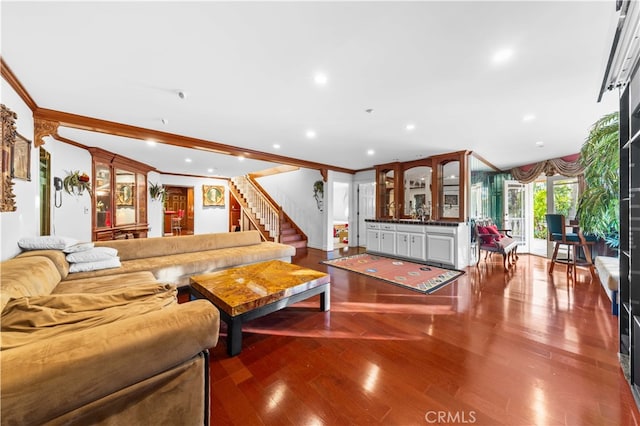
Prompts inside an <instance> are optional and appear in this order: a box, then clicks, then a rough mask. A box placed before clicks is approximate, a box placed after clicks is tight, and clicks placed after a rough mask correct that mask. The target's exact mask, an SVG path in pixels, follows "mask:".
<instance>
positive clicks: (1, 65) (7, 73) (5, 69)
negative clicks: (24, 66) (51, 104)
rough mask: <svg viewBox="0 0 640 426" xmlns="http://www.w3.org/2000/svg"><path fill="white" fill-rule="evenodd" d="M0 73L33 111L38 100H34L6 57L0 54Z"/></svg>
mask: <svg viewBox="0 0 640 426" xmlns="http://www.w3.org/2000/svg"><path fill="white" fill-rule="evenodd" d="M0 75H2V78H4V80H5V81H6V82H7V83H8V84H9V86H11V87H12V88H13V90H15V91H16V93H17V94H18V96H20V98H21V99H22V100H23V101H24V103H25V104H27V106H28V107H29V109H30V110H31V111H35V110H36V109H37V108H38V105H37V104H36V101H34V100H33V98H32V97H31V95H30V94H29V92H27V89H25V88H24V86H23V85H22V83H20V80H18V77H16V76H15V74H14V73H13V71H11V68H9V66H8V65H7V64H6V62H5V61H4V58H2V57H1V56H0Z"/></svg>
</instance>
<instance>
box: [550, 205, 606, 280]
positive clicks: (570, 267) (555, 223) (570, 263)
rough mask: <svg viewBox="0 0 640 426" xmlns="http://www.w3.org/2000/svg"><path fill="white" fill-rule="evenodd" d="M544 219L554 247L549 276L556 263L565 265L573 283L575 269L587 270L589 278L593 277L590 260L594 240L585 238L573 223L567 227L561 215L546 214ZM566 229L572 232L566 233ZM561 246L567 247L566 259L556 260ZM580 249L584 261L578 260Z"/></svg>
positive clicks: (593, 272)
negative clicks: (582, 268) (583, 268)
mask: <svg viewBox="0 0 640 426" xmlns="http://www.w3.org/2000/svg"><path fill="white" fill-rule="evenodd" d="M546 219H547V230H548V232H549V241H553V243H554V245H555V247H554V248H553V256H552V257H551V264H550V265H549V274H551V273H553V268H554V266H555V264H556V263H562V264H565V265H567V274H572V275H573V280H574V281H575V280H576V268H577V267H586V268H588V269H589V272H590V273H591V276H594V274H595V269H594V266H593V260H592V258H591V246H593V245H594V244H595V238H593V237H588V238H586V237H585V236H584V235H583V234H582V231H581V230H580V226H579V225H578V224H577V222H575V221H574V222H573V223H572V224H571V225H567V224H566V222H565V217H564V215H562V214H547V215H546ZM567 227H570V228H572V229H571V231H572V232H567ZM563 244H564V245H566V246H567V258H566V259H558V250H559V249H560V246H561V245H563ZM580 249H582V251H583V252H584V259H579V250H580Z"/></svg>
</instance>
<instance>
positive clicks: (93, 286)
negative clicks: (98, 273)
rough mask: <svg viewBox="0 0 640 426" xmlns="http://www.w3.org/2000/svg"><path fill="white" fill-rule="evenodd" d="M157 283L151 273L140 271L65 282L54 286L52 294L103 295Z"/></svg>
mask: <svg viewBox="0 0 640 426" xmlns="http://www.w3.org/2000/svg"><path fill="white" fill-rule="evenodd" d="M157 283H158V281H156V279H155V278H154V276H153V274H152V273H151V272H149V271H141V272H132V273H129V274H115V275H106V276H104V277H90V278H83V279H79V280H65V281H62V282H61V283H60V284H58V285H57V286H56V288H55V289H54V290H53V293H52V294H66V293H103V292H107V291H112V290H117V289H121V288H128V287H135V286H138V285H146V284H157Z"/></svg>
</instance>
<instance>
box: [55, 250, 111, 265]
mask: <svg viewBox="0 0 640 426" xmlns="http://www.w3.org/2000/svg"><path fill="white" fill-rule="evenodd" d="M117 255H118V250H116V249H114V248H111V247H94V248H92V249H90V250H84V251H78V252H75V253H70V254H68V255H67V262H69V263H78V262H96V261H99V260H111V259H112V258H114V257H116V256H117Z"/></svg>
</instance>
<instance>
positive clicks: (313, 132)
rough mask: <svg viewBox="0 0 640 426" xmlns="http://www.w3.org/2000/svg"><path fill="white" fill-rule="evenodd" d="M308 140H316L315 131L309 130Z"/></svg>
mask: <svg viewBox="0 0 640 426" xmlns="http://www.w3.org/2000/svg"><path fill="white" fill-rule="evenodd" d="M305 134H306V136H307V138H308V139H315V137H316V136H317V135H316V132H315V130H307V133H305Z"/></svg>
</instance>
